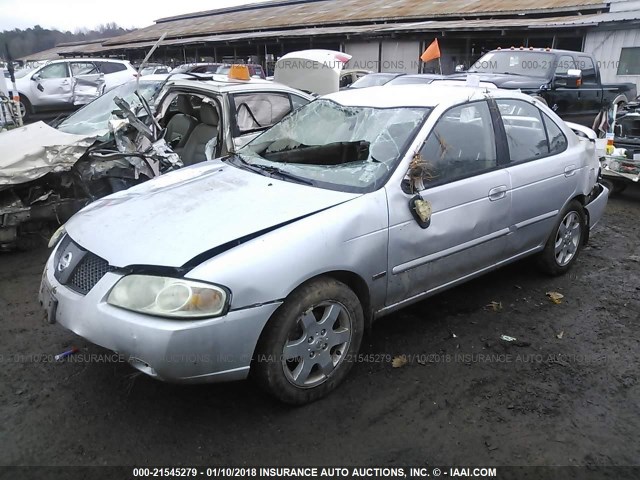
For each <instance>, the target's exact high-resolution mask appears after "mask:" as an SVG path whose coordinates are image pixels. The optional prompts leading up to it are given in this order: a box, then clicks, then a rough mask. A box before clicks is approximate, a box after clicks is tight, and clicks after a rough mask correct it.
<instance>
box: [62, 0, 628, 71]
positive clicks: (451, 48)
mask: <svg viewBox="0 0 640 480" xmlns="http://www.w3.org/2000/svg"><path fill="white" fill-rule="evenodd" d="M638 18H640V0H608V1H603V0H538V1H537V2H530V1H525V0H274V1H266V2H261V3H252V4H247V5H241V6H237V7H232V8H222V9H216V10H208V11H204V12H194V13H186V14H184V15H179V16H174V17H168V18H161V19H159V20H156V22H155V23H154V24H153V25H150V26H148V27H145V28H141V29H138V30H135V31H133V32H129V33H126V34H124V35H121V36H119V37H114V38H110V39H106V40H104V41H103V42H101V43H100V44H88V45H76V46H73V45H65V46H62V45H60V46H59V47H63V48H61V50H60V51H58V52H57V54H58V55H60V56H87V55H93V56H96V55H99V56H119V57H121V58H129V59H131V60H133V61H135V60H140V59H142V58H143V57H144V55H145V54H146V52H147V51H148V49H149V48H150V47H151V46H152V45H153V44H154V43H155V42H156V41H157V39H158V38H159V37H160V36H161V35H163V34H165V33H166V37H165V40H164V42H163V43H162V45H161V47H160V48H159V49H158V50H157V51H156V53H155V55H154V58H153V60H154V61H164V62H166V63H171V64H178V63H185V62H194V61H207V60H210V61H228V62H230V61H252V62H258V63H262V64H264V65H265V66H268V65H269V64H272V63H273V62H274V61H275V59H276V58H277V57H279V56H281V55H282V54H284V53H287V52H290V51H294V50H301V49H306V48H330V49H335V50H342V51H346V52H347V53H349V54H351V55H353V57H354V58H353V59H352V61H351V64H350V67H351V68H364V69H366V70H373V71H392V70H393V71H404V72H407V73H411V72H413V73H415V72H417V71H419V70H420V69H423V68H424V66H423V65H421V64H420V62H419V61H418V57H419V55H420V53H421V52H422V51H423V50H424V48H425V47H426V45H427V44H428V43H430V42H431V41H432V40H433V39H434V38H438V39H439V41H440V47H441V51H442V62H441V63H442V69H443V71H444V73H450V72H451V71H453V69H454V67H455V66H456V65H458V64H464V65H469V64H471V63H472V62H473V61H474V60H475V59H477V58H478V57H479V56H480V55H481V54H482V53H483V52H484V51H486V50H490V49H493V48H496V47H499V46H500V47H509V46H512V45H513V46H521V45H522V46H535V47H547V46H549V47H555V48H564V49H569V50H582V49H583V48H587V49H589V48H592V49H595V50H597V49H596V48H595V47H596V46H597V45H596V44H593V45H592V43H593V42H590V40H589V38H590V36H593V35H594V34H595V33H597V32H602V31H608V29H614V30H625V31H627V30H629V29H634V28H636V26H637V24H638ZM617 36H619V34H616V35H610V37H616V38H617ZM603 38H604V37H603ZM638 39H640V35H638ZM601 40H602V39H601ZM629 41H631V42H632V43H633V42H636V38H635V36H634V38H633V40H629ZM595 42H596V43H597V41H595ZM625 42H627V40H625ZM625 42H622V43H625ZM622 43H621V44H620V45H622ZM627 43H628V42H627ZM591 45H592V46H591ZM625 45H626V44H625ZM639 46H640V45H639ZM56 48H58V47H56ZM620 48H625V47H623V46H620ZM53 50H56V49H53ZM601 50H602V49H601ZM594 53H595V52H594ZM609 53H610V51H609V50H603V53H601V56H603V57H607V56H608V55H609ZM597 58H598V60H599V61H605V60H610V59H609V58H599V57H597ZM615 60H617V61H619V59H615ZM434 67H435V66H434V65H427V69H431V70H433V69H434Z"/></svg>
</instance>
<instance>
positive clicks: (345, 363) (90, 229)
mask: <svg viewBox="0 0 640 480" xmlns="http://www.w3.org/2000/svg"><path fill="white" fill-rule="evenodd" d="M590 133H591V134H593V132H590ZM587 134H589V131H587ZM593 137H594V138H579V137H578V136H577V135H576V134H574V132H573V131H572V130H571V129H570V128H569V127H568V126H567V124H565V123H564V122H563V121H562V120H561V119H560V118H559V117H558V116H557V115H556V114H555V113H554V112H553V111H552V110H550V109H549V108H547V107H546V106H544V105H539V104H536V103H535V100H534V99H532V98H531V97H529V96H527V95H523V94H520V93H517V92H513V91H504V90H497V89H493V90H485V89H481V88H470V87H465V86H435V85H403V86H401V87H376V88H370V89H359V90H345V91H342V92H339V93H334V94H331V95H328V96H326V97H323V98H320V99H318V100H315V101H314V102H312V103H309V104H308V105H305V106H303V107H301V108H300V109H298V110H296V111H295V112H293V113H292V114H291V115H289V116H287V117H286V118H284V119H283V120H282V121H281V122H279V123H278V124H277V125H275V126H274V127H272V128H271V129H269V130H267V131H266V132H264V133H263V134H262V135H260V136H259V137H257V138H256V139H254V140H253V141H252V142H250V143H249V144H247V145H246V146H245V147H244V148H241V149H240V150H238V151H237V152H236V153H235V154H231V155H227V156H224V157H222V158H221V159H219V160H215V161H211V162H206V163H202V164H199V165H194V166H193V167H191V168H184V169H182V170H179V171H176V172H172V173H169V174H167V175H163V176H162V177H160V178H158V179H154V180H152V181H149V182H146V183H144V184H142V185H138V186H135V187H133V188H131V189H129V190H127V191H123V192H119V193H116V194H113V195H111V196H109V197H107V198H104V199H102V200H98V201H96V202H94V203H93V204H92V205H89V206H88V207H86V208H85V209H84V210H82V211H81V212H80V213H78V214H77V215H75V216H74V217H73V218H72V219H71V220H70V221H69V222H68V223H67V224H66V225H65V229H64V232H60V233H59V235H56V237H55V238H54V239H53V242H55V243H57V245H56V247H55V249H54V250H53V252H52V254H51V256H50V258H49V260H48V261H47V264H46V268H45V271H44V275H43V279H42V284H41V291H40V298H41V302H42V304H43V306H44V308H45V310H46V316H47V318H48V320H49V321H50V322H52V323H59V324H60V325H62V326H64V327H65V328H68V329H70V330H72V331H73V332H75V333H77V334H78V335H80V336H82V337H84V338H86V339H88V340H89V341H91V342H94V343H96V344H98V345H101V346H103V347H105V348H107V349H110V350H113V351H116V352H119V353H120V354H122V355H123V356H124V357H125V358H127V359H128V361H129V362H130V363H131V365H132V366H133V367H135V368H136V369H138V370H140V371H141V372H144V373H146V374H147V375H150V376H151V377H154V378H156V379H160V380H165V381H171V382H182V383H199V382H218V381H225V380H239V379H244V378H246V377H247V376H248V375H249V374H250V373H251V374H252V376H253V377H254V378H255V379H256V380H257V382H258V383H259V384H260V385H262V386H263V387H264V388H265V389H266V390H267V391H268V392H270V393H271V394H273V395H274V396H275V397H277V398H279V399H280V400H282V401H284V402H288V403H293V404H301V403H306V402H310V401H313V400H316V399H318V398H320V397H322V396H323V395H325V394H327V393H328V392H329V391H331V390H332V389H334V388H335V387H336V386H337V385H338V384H340V382H342V381H343V380H344V378H345V376H346V375H347V373H348V371H349V369H350V368H351V366H352V365H353V363H354V362H355V361H356V359H357V354H358V351H359V348H360V344H361V341H362V336H363V332H364V330H365V329H366V328H368V327H369V326H370V325H371V323H372V322H373V320H375V319H377V318H380V317H382V316H384V315H386V314H388V313H390V312H393V311H395V310H397V309H399V308H402V307H403V306H406V305H409V304H411V303H413V302H416V301H419V300H421V299H424V298H426V297H428V296H430V295H433V294H435V293H437V292H440V291H442V290H444V289H446V288H450V287H452V286H454V285H457V284H459V283H461V282H465V281H467V280H469V279H471V278H474V277H476V276H478V275H481V274H483V273H485V272H487V271H490V270H492V269H495V268H498V267H500V266H502V265H505V264H507V263H510V262H513V261H515V260H518V259H520V258H523V257H525V256H528V255H533V254H535V255H537V256H538V258H539V261H540V265H541V266H542V267H543V268H544V269H545V270H546V271H548V272H549V273H552V274H562V273H564V272H566V271H567V270H568V269H569V268H570V267H571V266H572V265H573V264H574V263H575V262H576V260H577V259H578V255H579V253H580V250H581V248H582V246H583V245H584V244H585V243H586V241H587V239H588V237H589V232H590V230H591V229H592V228H593V227H594V226H595V225H596V224H597V223H598V221H599V220H600V218H601V216H602V214H603V212H604V208H605V206H606V202H607V196H608V191H607V189H606V188H603V187H602V186H600V185H599V183H598V171H599V165H598V161H597V159H596V156H595V148H594V143H593V140H594V139H595V136H594V135H593ZM159 212H161V214H159Z"/></svg>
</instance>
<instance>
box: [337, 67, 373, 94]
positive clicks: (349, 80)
mask: <svg viewBox="0 0 640 480" xmlns="http://www.w3.org/2000/svg"><path fill="white" fill-rule="evenodd" d="M370 73H372V72H370V71H369V70H360V69H349V70H343V71H342V73H341V74H340V89H343V88H347V87H348V86H349V85H352V84H353V82H356V81H357V80H359V79H361V78H362V77H364V76H365V75H369V74H370Z"/></svg>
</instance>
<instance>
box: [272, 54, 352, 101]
mask: <svg viewBox="0 0 640 480" xmlns="http://www.w3.org/2000/svg"><path fill="white" fill-rule="evenodd" d="M349 60H351V55H348V54H346V53H343V52H338V51H335V50H322V49H311V50H300V51H298V52H290V53H287V54H286V55H283V56H282V57H280V58H279V59H278V61H277V62H276V64H275V70H274V75H273V79H274V81H275V82H278V83H282V84H283V85H288V86H290V87H292V88H297V89H299V90H302V91H305V92H307V93H312V94H315V95H326V94H328V93H334V92H337V91H338V90H340V79H341V76H342V73H343V71H344V66H345V64H346V63H347V62H348V61H349Z"/></svg>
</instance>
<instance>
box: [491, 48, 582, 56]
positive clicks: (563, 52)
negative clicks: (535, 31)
mask: <svg viewBox="0 0 640 480" xmlns="http://www.w3.org/2000/svg"><path fill="white" fill-rule="evenodd" d="M498 52H523V53H557V54H560V55H587V56H589V55H590V54H589V53H585V52H576V51H574V50H556V49H554V48H540V47H538V48H535V47H534V48H530V47H523V48H520V47H514V48H500V49H495V50H491V51H490V52H487V53H498Z"/></svg>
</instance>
